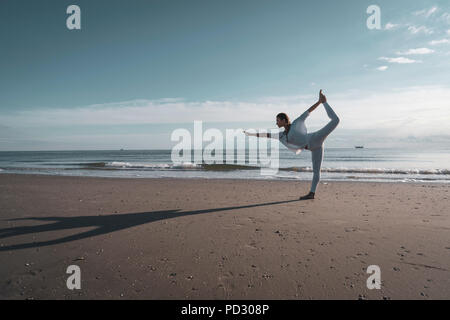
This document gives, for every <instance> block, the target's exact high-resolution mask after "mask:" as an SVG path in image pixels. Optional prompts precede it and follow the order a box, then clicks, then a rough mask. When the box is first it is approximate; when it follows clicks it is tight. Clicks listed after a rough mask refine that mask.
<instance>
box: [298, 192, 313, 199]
mask: <svg viewBox="0 0 450 320" xmlns="http://www.w3.org/2000/svg"><path fill="white" fill-rule="evenodd" d="M314 194H315V193H314V192H310V193H308V194H307V195H306V196H302V197H300V198H299V200H309V199H314Z"/></svg>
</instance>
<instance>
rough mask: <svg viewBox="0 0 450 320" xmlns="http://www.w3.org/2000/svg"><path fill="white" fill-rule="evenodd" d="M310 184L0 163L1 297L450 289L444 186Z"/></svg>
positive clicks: (322, 295)
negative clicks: (373, 271)
mask: <svg viewBox="0 0 450 320" xmlns="http://www.w3.org/2000/svg"><path fill="white" fill-rule="evenodd" d="M309 185H310V183H309V182H306V181H305V182H294V181H249V180H203V179H116V178H89V177H62V176H44V175H14V174H0V208H1V210H0V261H1V263H0V298H1V299H383V298H384V299H450V210H449V207H450V201H449V197H450V193H449V190H450V185H443V184H424V183H366V182H330V183H327V184H324V183H320V185H319V187H318V194H317V198H316V199H314V200H307V201H298V200H297V199H298V197H299V196H300V195H304V194H306V193H307V192H308V188H309ZM69 265H77V266H79V267H80V269H81V290H73V291H72V290H69V289H67V286H66V280H67V278H68V277H69V274H66V269H67V267H68V266H69ZM369 265H378V266H379V267H380V269H381V281H382V284H381V289H380V290H377V289H373V290H369V289H368V288H367V286H366V280H367V278H368V277H369V276H370V275H369V274H367V273H366V270H367V267H368V266H369Z"/></svg>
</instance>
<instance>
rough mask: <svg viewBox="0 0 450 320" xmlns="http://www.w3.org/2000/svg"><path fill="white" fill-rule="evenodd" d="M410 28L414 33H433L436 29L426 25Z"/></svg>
mask: <svg viewBox="0 0 450 320" xmlns="http://www.w3.org/2000/svg"><path fill="white" fill-rule="evenodd" d="M408 30H409V31H410V32H411V33H412V34H417V33H425V34H433V33H434V31H433V30H432V29H430V28H427V27H425V26H419V27H416V26H409V27H408Z"/></svg>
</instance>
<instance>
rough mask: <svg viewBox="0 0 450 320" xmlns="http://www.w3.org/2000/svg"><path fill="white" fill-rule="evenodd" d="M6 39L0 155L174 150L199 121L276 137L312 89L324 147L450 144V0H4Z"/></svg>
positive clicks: (2, 35)
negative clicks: (375, 17)
mask: <svg viewBox="0 0 450 320" xmlns="http://www.w3.org/2000/svg"><path fill="white" fill-rule="evenodd" d="M72 4H75V5H78V6H79V7H80V9H81V29H80V30H69V29H68V28H67V26H66V20H67V18H68V17H69V15H70V14H67V13H66V9H67V7H68V6H69V5H72ZM371 5H377V6H378V7H379V8H380V21H381V23H380V26H381V28H380V29H369V28H368V26H367V19H368V18H369V17H370V16H371V14H370V13H367V8H368V7H369V6H371ZM0 43H1V50H0V70H1V71H0V151H7V150H80V149H81V150H88V149H119V148H126V149H170V148H171V147H173V146H174V145H175V144H176V142H173V141H171V139H170V136H171V133H172V132H173V130H175V129H176V128H187V129H189V130H192V127H193V121H195V120H201V121H203V122H204V127H205V128H218V129H220V130H225V129H226V128H275V116H276V114H277V113H279V112H286V113H288V115H290V116H291V118H292V119H295V117H297V116H299V115H300V114H301V113H302V112H303V111H304V110H306V109H307V108H308V107H309V106H311V105H312V104H313V103H314V102H316V101H317V98H318V91H319V89H324V92H325V94H326V95H327V98H328V102H329V104H330V105H331V106H332V107H333V109H334V110H335V112H336V113H337V114H338V115H339V117H340V119H341V122H340V125H339V127H338V128H337V129H336V131H335V132H333V134H332V135H331V136H330V137H329V139H328V140H327V146H329V147H348V146H350V147H351V146H353V145H354V144H365V145H367V146H373V147H395V146H397V145H412V146H415V145H426V146H431V145H434V146H435V147H445V146H449V145H450V125H449V123H450V108H449V107H450V3H449V1H448V0H445V1H444V0H441V1H430V0H426V1H419V0H408V1H407V0H396V1H389V0H383V1H372V0H371V1H364V0H343V1H333V0H316V1H300V0H283V1H266V0H255V1H253V0H244V1H234V0H227V1H225V0H224V1H219V0H217V1H211V0H210V1H206V0H205V1H197V0H189V1H181V0H180V1H171V0H162V1H159V0H158V1H157V0H151V1H150V0H149V1H137V0H129V1H115V0H107V1H106V0H105V1H103V0H95V1H83V0H72V1H65V0H52V1H50V0H39V1H31V0H30V1H23V0H2V1H1V2H0ZM326 122H327V116H326V113H325V111H324V110H323V107H320V108H318V109H316V111H315V112H314V113H312V114H311V116H310V117H309V118H308V121H307V127H308V130H309V131H314V130H316V129H319V128H320V127H321V126H323V125H325V124H326Z"/></svg>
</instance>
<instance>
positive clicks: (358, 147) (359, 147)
mask: <svg viewBox="0 0 450 320" xmlns="http://www.w3.org/2000/svg"><path fill="white" fill-rule="evenodd" d="M355 148H356V149H363V148H364V146H355Z"/></svg>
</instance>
